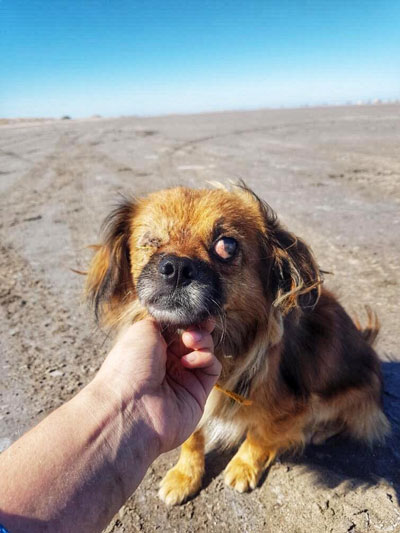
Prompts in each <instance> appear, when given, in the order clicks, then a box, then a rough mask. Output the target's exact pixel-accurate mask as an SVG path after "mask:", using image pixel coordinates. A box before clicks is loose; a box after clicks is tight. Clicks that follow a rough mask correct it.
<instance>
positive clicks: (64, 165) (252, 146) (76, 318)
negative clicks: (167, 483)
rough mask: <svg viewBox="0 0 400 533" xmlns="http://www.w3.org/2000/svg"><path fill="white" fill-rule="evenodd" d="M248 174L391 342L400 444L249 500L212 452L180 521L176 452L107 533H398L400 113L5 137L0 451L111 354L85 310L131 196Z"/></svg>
mask: <svg viewBox="0 0 400 533" xmlns="http://www.w3.org/2000/svg"><path fill="white" fill-rule="evenodd" d="M237 178H244V179H245V180H246V181H247V183H248V184H249V185H250V186H251V187H253V188H254V189H255V191H256V192H257V193H258V194H259V195H261V196H262V197H263V198H264V199H266V200H267V201H268V202H269V203H270V204H271V205H272V206H273V207H274V208H275V209H276V210H277V212H278V214H279V215H280V217H281V219H283V221H284V222H285V223H286V224H287V226H289V228H290V229H291V230H292V231H294V232H296V233H298V234H299V235H300V236H302V237H303V238H304V239H305V240H306V241H308V242H309V243H310V244H311V245H312V247H313V249H314V251H315V253H316V255H317V258H318V259H319V263H320V265H321V267H322V268H323V269H324V270H328V271H331V272H333V273H334V275H333V276H329V277H328V279H327V281H326V284H327V286H328V287H330V288H332V289H333V290H335V291H336V293H337V294H338V295H339V296H340V297H341V299H342V302H343V303H344V305H345V307H346V308H347V309H348V310H349V311H351V312H353V311H358V312H361V313H362V311H363V306H364V305H365V304H369V305H371V306H372V307H373V308H374V309H375V310H376V311H377V312H378V314H379V317H380V319H381V322H382V330H381V335H380V338H379V343H378V352H379V354H380V356H381V357H382V360H383V361H384V363H383V367H384V375H385V396H384V401H385V409H386V412H387V414H388V416H389V418H390V420H391V422H392V426H393V432H392V436H391V437H390V438H389V439H388V441H387V443H386V445H385V446H383V447H376V448H374V449H372V450H370V449H367V448H364V447H362V446H359V445H357V444H354V443H350V442H346V441H343V440H340V439H336V440H333V441H332V442H330V443H329V444H327V445H325V446H321V447H309V448H308V449H307V450H306V452H305V454H304V455H303V456H301V457H284V458H281V459H280V461H278V462H276V463H275V464H274V465H273V466H272V467H271V469H270V470H269V471H268V472H267V473H266V475H265V476H264V477H263V479H262V480H261V482H260V484H259V486H258V488H257V489H256V490H255V491H254V492H252V493H249V494H244V495H243V494H237V493H235V492H234V491H232V490H231V489H228V488H226V487H224V484H223V479H222V470H223V468H224V467H225V465H226V463H227V461H228V457H227V456H226V455H225V456H221V455H220V454H218V453H214V452H213V453H211V454H210V455H209V456H208V458H207V474H206V477H205V479H204V483H203V488H202V490H201V492H200V493H199V495H197V496H196V497H195V498H193V499H192V500H191V501H189V502H188V503H186V504H185V505H183V506H181V507H176V508H172V509H168V508H166V507H165V506H164V505H163V503H162V502H161V501H159V500H158V497H157V485H158V483H159V481H160V480H161V478H162V476H163V474H164V473H165V472H166V470H167V468H168V467H170V466H171V465H172V464H173V462H174V461H175V459H176V457H177V452H176V451H175V452H172V453H170V454H167V455H165V456H162V457H161V458H160V459H159V460H158V461H157V462H156V463H155V464H154V465H153V466H152V467H151V468H150V470H149V471H148V473H147V476H146V478H145V480H144V482H143V483H142V485H141V487H140V488H139V489H138V491H137V492H136V494H135V495H134V496H133V497H132V498H131V499H130V500H129V501H128V502H127V504H126V505H125V506H124V507H123V508H122V509H121V511H120V512H119V513H118V515H117V516H116V517H115V518H114V520H113V521H112V523H111V524H110V526H109V528H108V529H107V532H108V533H111V532H122V531H125V532H134V531H144V532H153V531H163V533H167V532H196V533H197V532H207V533H214V532H215V533H223V532H267V533H268V532H272V533H323V532H330V533H345V532H352V533H370V532H387V533H389V532H394V533H396V532H400V507H399V494H400V351H399V345H398V338H399V319H398V315H399V312H398V310H399V302H400V298H399V296H400V261H399V259H400V244H399V241H400V106H395V105H381V106H368V107H342V108H319V109H299V110H266V111H254V112H242V113H220V114H208V115H207V114H204V115H193V116H168V117H161V118H146V119H145V118H135V117H128V118H118V119H102V118H93V119H88V120H70V121H57V120H54V121H43V122H31V123H29V122H23V121H22V122H21V121H20V122H12V121H11V122H10V123H9V124H2V125H0V194H1V214H0V238H1V252H0V276H1V282H0V301H1V311H0V312H1V315H0V334H1V345H0V346H1V362H0V364H1V374H0V391H1V397H0V449H5V448H6V447H7V446H8V445H9V444H10V443H11V442H12V441H13V440H15V439H16V438H17V437H18V436H19V435H20V434H21V433H22V432H24V431H25V430H26V429H28V428H29V427H30V426H32V425H33V424H34V423H35V422H37V421H38V420H40V419H41V418H42V417H43V416H45V415H46V414H47V413H48V412H50V411H51V410H52V409H54V408H55V407H57V406H58V405H60V404H61V403H62V402H64V401H66V400H68V399H69V398H71V396H73V395H74V394H75V393H76V392H77V391H78V390H79V389H80V388H82V387H83V386H84V385H85V383H87V382H88V381H89V380H90V379H91V378H92V376H93V375H94V373H95V372H96V369H97V368H98V367H99V365H100V363H101V361H102V359H103V358H104V356H105V354H106V351H107V348H108V346H109V344H108V341H106V339H105V336H104V334H103V333H102V332H101V331H100V330H99V329H98V328H97V327H96V325H95V323H94V320H93V317H92V316H91V313H90V312H89V311H88V310H87V308H86V304H85V303H84V302H83V301H82V286H83V278H82V277H80V276H78V275H76V274H74V273H72V272H71V270H70V268H78V269H85V266H86V264H87V261H88V258H89V255H90V254H89V252H88V250H87V249H86V245H88V244H90V243H94V242H96V241H97V239H98V237H99V233H98V231H99V227H100V223H101V221H102V219H103V218H104V216H105V215H106V214H107V213H108V211H109V209H110V207H111V206H112V205H113V202H114V200H115V198H116V197H117V195H118V193H120V192H134V193H135V194H137V195H140V194H142V193H145V192H147V191H150V190H153V189H157V188H161V187H165V186H170V185H174V184H185V185H189V186H193V187H199V186H203V185H204V182H205V181H206V180H218V181H222V182H224V181H226V180H228V179H233V180H235V179H237Z"/></svg>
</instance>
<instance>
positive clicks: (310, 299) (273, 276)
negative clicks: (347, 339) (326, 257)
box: [239, 182, 323, 315]
mask: <svg viewBox="0 0 400 533" xmlns="http://www.w3.org/2000/svg"><path fill="white" fill-rule="evenodd" d="M239 186H240V188H241V189H242V190H243V191H245V192H246V193H247V194H250V195H251V196H252V198H253V200H255V201H256V202H257V203H258V206H259V209H260V213H261V216H262V219H263V221H264V232H263V235H262V236H261V240H262V247H263V254H262V255H263V257H266V258H267V260H266V261H264V260H263V262H262V266H261V268H262V271H263V278H264V279H265V283H266V288H267V291H268V292H269V294H272V297H273V298H274V301H273V305H274V307H277V308H279V310H280V311H281V313H282V314H283V315H286V314H287V313H288V312H289V311H291V310H292V309H295V308H297V309H298V310H301V309H304V310H305V309H307V308H311V309H312V308H313V307H314V306H315V305H316V303H317V302H318V299H319V296H320V293H321V285H322V282H323V278H322V273H321V271H320V269H319V267H318V265H317V263H316V261H315V259H314V256H313V254H312V251H311V249H310V248H309V247H308V246H307V245H306V244H305V243H304V242H303V241H302V240H301V239H299V238H298V237H296V236H295V235H294V234H293V233H290V232H289V231H287V230H286V229H285V228H283V227H282V226H281V224H280V223H279V221H278V217H277V216H276V213H275V212H274V211H273V209H272V208H271V207H270V206H269V205H268V204H267V203H266V202H264V201H263V200H261V199H260V198H259V197H258V196H257V195H256V194H255V193H254V192H253V191H252V190H251V189H249V188H248V187H247V186H246V184H245V183H244V182H242V183H241V184H240V185H239Z"/></svg>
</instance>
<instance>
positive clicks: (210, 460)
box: [203, 362, 400, 502]
mask: <svg viewBox="0 0 400 533" xmlns="http://www.w3.org/2000/svg"><path fill="white" fill-rule="evenodd" d="M382 370H383V375H384V384H385V387H384V397H383V401H384V410H385V413H386V415H387V417H388V418H389V421H390V423H391V427H392V431H391V434H390V435H389V436H388V437H387V439H386V441H385V443H384V444H383V445H376V446H374V447H373V448H369V447H368V446H366V445H363V444H359V443H357V442H354V441H351V440H349V439H345V438H343V437H334V438H332V439H330V440H329V441H327V443H325V444H324V445H321V446H312V445H310V446H307V448H306V449H305V451H304V453H303V454H302V455H300V456H294V457H293V456H287V457H283V458H282V461H283V462H284V463H286V464H291V465H303V466H306V467H307V469H309V470H310V471H312V472H314V473H315V482H316V483H317V484H318V485H321V486H324V487H328V488H335V487H337V486H338V485H339V484H341V483H342V482H345V481H347V482H351V485H352V486H353V487H357V486H364V487H368V486H373V485H375V484H376V483H377V482H378V481H379V480H381V479H385V480H386V481H388V482H389V483H390V484H391V485H392V487H393V489H394V490H395V491H396V495H397V500H398V501H399V502H400V362H389V363H383V364H382ZM233 455H234V452H230V453H222V454H221V453H218V452H216V451H212V452H211V453H209V454H208V455H207V457H206V474H205V477H204V480H203V489H204V488H205V487H207V486H208V485H209V484H210V483H211V482H212V480H213V479H214V478H215V477H217V476H218V475H219V474H220V472H222V470H223V469H224V468H225V467H226V465H227V463H228V462H229V460H230V459H231V457H232V456H233ZM267 477H268V471H267V472H266V473H265V474H264V475H263V476H262V478H261V480H260V483H259V485H262V484H263V483H264V481H265V479H266V478H267Z"/></svg>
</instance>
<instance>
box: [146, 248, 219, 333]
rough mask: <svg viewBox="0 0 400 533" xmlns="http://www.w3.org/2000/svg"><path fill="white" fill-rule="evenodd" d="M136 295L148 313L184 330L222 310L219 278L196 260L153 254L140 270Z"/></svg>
mask: <svg viewBox="0 0 400 533" xmlns="http://www.w3.org/2000/svg"><path fill="white" fill-rule="evenodd" d="M137 293H138V296H139V299H140V301H141V303H142V304H143V305H144V306H145V307H146V308H147V310H148V311H149V312H150V314H151V315H152V316H153V317H154V318H155V319H156V320H157V321H158V322H161V323H163V324H167V325H173V326H176V327H187V326H189V325H194V324H198V323H199V322H201V321H203V320H205V319H206V318H207V317H210V316H216V315H217V314H218V313H219V312H220V311H221V309H222V305H223V290H222V283H221V280H220V277H219V275H218V274H217V273H216V272H215V271H214V270H213V269H212V268H211V266H210V265H209V264H208V263H207V262H205V261H203V260H201V259H197V258H189V257H182V256H177V255H174V254H166V255H164V254H162V255H160V254H157V255H155V256H153V257H152V259H151V260H150V261H149V263H148V264H147V265H146V266H145V267H144V268H143V270H142V272H141V274H140V276H139V279H138V282H137Z"/></svg>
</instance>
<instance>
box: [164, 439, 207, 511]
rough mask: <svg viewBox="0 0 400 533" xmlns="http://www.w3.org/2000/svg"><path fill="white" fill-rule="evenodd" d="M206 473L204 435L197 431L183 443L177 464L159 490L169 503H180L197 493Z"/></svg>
mask: <svg viewBox="0 0 400 533" xmlns="http://www.w3.org/2000/svg"><path fill="white" fill-rule="evenodd" d="M203 474H204V435H203V432H202V431H201V430H197V431H195V432H194V433H193V434H192V435H191V436H190V437H189V438H188V440H187V441H186V442H184V443H183V445H182V449H181V454H180V457H179V460H178V462H177V463H176V465H175V466H174V467H173V468H171V470H169V472H168V473H167V475H166V476H165V477H164V479H163V480H162V481H161V484H160V490H159V492H158V494H159V496H160V498H161V499H162V500H163V502H165V503H166V504H167V505H178V504H180V503H182V502H183V501H185V500H186V499H187V498H189V497H190V496H193V495H194V494H196V492H197V491H198V490H199V489H200V487H201V480H202V477H203Z"/></svg>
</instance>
